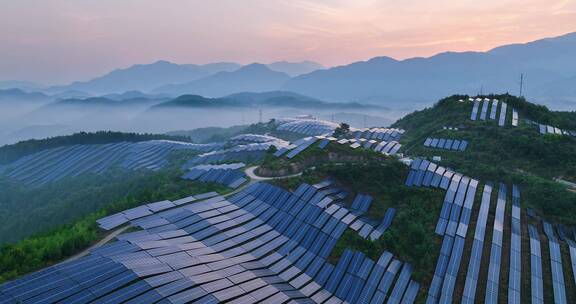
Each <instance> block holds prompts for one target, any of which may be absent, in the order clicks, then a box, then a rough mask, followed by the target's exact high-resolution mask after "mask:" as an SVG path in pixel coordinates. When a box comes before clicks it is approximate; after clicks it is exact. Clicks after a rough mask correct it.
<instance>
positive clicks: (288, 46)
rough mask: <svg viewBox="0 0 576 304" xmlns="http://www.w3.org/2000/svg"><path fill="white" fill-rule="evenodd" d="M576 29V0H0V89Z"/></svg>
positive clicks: (485, 44) (404, 50)
mask: <svg viewBox="0 0 576 304" xmlns="http://www.w3.org/2000/svg"><path fill="white" fill-rule="evenodd" d="M574 31H576V0H571V1H570V0H498V1H495V0H484V1H477V0H459V1H454V0H452V1H447V0H435V1H431V0H430V1H428V0H420V1H416V0H402V1H400V0H380V1H375V0H317V1H308V0H286V1H282V0H209V1H206V0H169V1H157V0H155V1H153V0H77V1H70V0H0V80H31V81H38V82H42V83H46V84H61V83H66V82H69V81H73V80H86V79H89V78H92V77H94V76H98V75H100V74H103V73H106V72H108V71H110V70H112V69H115V68H119V67H127V66H130V65H132V64H136V63H150V62H154V61H157V60H159V59H163V60H169V61H172V62H176V63H208V62H215V61H235V62H239V63H251V62H262V63H269V62H272V61H277V60H288V61H301V60H314V61H317V62H320V63H322V64H324V65H326V66H333V65H340V64H347V63H350V62H353V61H359V60H366V59H369V58H371V57H375V56H391V57H394V58H397V59H403V58H408V57H414V56H430V55H433V54H436V53H438V52H442V51H467V50H478V51H485V50H488V49H490V48H492V47H495V46H498V45H502V44H508V43H517V42H528V41H532V40H536V39H540V38H545V37H552V36H558V35H562V34H565V33H569V32H574Z"/></svg>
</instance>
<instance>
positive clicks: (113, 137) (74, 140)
mask: <svg viewBox="0 0 576 304" xmlns="http://www.w3.org/2000/svg"><path fill="white" fill-rule="evenodd" d="M155 139H168V140H181V141H188V139H187V138H186V137H183V136H176V135H174V136H170V135H158V134H138V133H122V132H112V131H100V132H93V133H87V132H79V133H75V134H72V135H67V136H55V137H49V138H45V139H31V140H25V141H21V142H18V143H16V144H12V145H5V146H1V147H0V164H6V163H9V162H13V161H15V160H17V159H19V158H21V157H24V156H26V155H30V154H33V153H35V152H39V151H42V150H45V149H50V148H56V147H61V146H67V145H78V144H104V143H117V142H123V141H127V142H139V141H145V140H155Z"/></svg>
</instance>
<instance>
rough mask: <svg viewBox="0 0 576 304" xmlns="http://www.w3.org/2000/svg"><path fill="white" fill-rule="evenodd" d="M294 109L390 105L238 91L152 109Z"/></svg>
mask: <svg viewBox="0 0 576 304" xmlns="http://www.w3.org/2000/svg"><path fill="white" fill-rule="evenodd" d="M178 107H182V108H228V107H230V108H234V107H244V108H256V107H258V108H294V109H322V110H370V109H377V110H381V111H382V110H386V108H384V107H381V106H377V105H370V104H361V103H355V102H350V103H335V102H332V103H331V102H324V101H321V100H318V99H314V98H310V97H307V96H304V95H300V94H296V93H291V92H282V91H271V92H262V93H246V92H245V93H236V94H232V95H228V96H225V97H221V98H209V97H204V96H200V95H182V96H179V97H177V98H174V99H172V100H169V101H166V102H163V103H160V104H157V105H153V106H152V107H150V110H159V109H166V108H178Z"/></svg>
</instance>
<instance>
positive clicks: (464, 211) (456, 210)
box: [426, 176, 478, 303]
mask: <svg viewBox="0 0 576 304" xmlns="http://www.w3.org/2000/svg"><path fill="white" fill-rule="evenodd" d="M477 187H478V181H476V180H470V179H469V178H468V177H465V176H463V177H460V176H457V177H456V178H455V179H453V180H452V182H451V184H450V187H449V189H448V191H447V195H446V197H445V199H444V204H443V207H442V211H441V215H440V219H439V221H438V224H437V226H436V233H438V234H440V235H443V236H444V239H443V241H442V248H441V251H440V256H439V257H438V261H437V264H436V270H435V272H434V276H433V278H432V283H431V284H430V288H429V289H428V297H427V300H426V302H427V303H452V299H453V296H454V287H455V285H456V278H457V277H458V272H459V269H460V262H461V259H462V254H463V252H464V244H465V238H466V234H467V229H468V225H469V223H470V217H471V214H472V208H473V204H474V198H475V195H476V190H477Z"/></svg>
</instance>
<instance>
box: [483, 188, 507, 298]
mask: <svg viewBox="0 0 576 304" xmlns="http://www.w3.org/2000/svg"><path fill="white" fill-rule="evenodd" d="M506 193H507V190H506V185H504V184H502V183H501V184H500V187H499V189H498V200H497V203H496V215H495V217H494V229H493V230H492V244H491V247H490V264H489V265H488V279H487V281H486V295H485V297H484V302H485V303H498V291H499V286H500V283H499V282H500V268H501V265H502V240H503V237H504V213H505V210H506Z"/></svg>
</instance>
